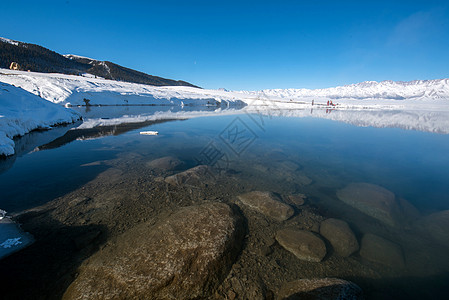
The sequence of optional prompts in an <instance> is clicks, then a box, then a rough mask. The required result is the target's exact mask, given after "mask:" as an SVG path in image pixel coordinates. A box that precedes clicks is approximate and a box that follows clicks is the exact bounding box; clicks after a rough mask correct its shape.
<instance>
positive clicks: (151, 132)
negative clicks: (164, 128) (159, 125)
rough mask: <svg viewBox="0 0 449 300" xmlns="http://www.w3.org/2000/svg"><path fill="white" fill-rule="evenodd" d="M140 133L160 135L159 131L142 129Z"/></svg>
mask: <svg viewBox="0 0 449 300" xmlns="http://www.w3.org/2000/svg"><path fill="white" fill-rule="evenodd" d="M140 134H144V135H158V134H159V132H157V131H141V132H140Z"/></svg>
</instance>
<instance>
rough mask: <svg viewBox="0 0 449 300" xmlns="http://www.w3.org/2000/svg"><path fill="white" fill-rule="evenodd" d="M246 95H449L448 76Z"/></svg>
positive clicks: (335, 97) (401, 97)
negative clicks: (445, 77) (446, 77)
mask: <svg viewBox="0 0 449 300" xmlns="http://www.w3.org/2000/svg"><path fill="white" fill-rule="evenodd" d="M242 93H244V94H247V95H260V94H261V93H263V94H265V95H266V96H268V97H276V98H280V99H304V98H327V99H332V100H339V99H357V100H366V99H387V100H406V99H408V100H412V99H427V100H429V99H448V100H449V79H435V80H414V81H407V82H404V81H391V80H386V81H381V82H376V81H365V82H361V83H356V84H350V85H344V86H338V87H333V88H326V89H315V90H310V89H271V90H262V91H252V92H248V91H242Z"/></svg>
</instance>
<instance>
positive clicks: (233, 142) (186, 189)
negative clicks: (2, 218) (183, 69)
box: [0, 106, 449, 299]
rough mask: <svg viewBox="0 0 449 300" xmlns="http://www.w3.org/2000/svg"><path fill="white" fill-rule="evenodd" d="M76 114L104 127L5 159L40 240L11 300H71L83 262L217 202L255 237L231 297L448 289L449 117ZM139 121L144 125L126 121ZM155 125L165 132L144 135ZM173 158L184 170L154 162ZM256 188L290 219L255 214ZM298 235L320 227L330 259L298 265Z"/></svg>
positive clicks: (1, 266) (404, 295)
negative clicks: (345, 285) (296, 287)
mask: <svg viewBox="0 0 449 300" xmlns="http://www.w3.org/2000/svg"><path fill="white" fill-rule="evenodd" d="M75 109H77V110H78V111H79V112H81V113H82V114H83V115H84V122H85V124H88V123H89V120H91V121H92V120H94V121H95V122H97V123H98V122H104V123H102V124H103V125H104V126H103V127H93V126H85V127H84V128H82V129H72V130H70V128H73V126H69V127H65V128H58V129H56V130H59V131H61V132H60V134H59V135H60V137H54V136H51V135H52V134H54V132H53V130H51V131H48V132H40V133H32V134H31V135H30V136H32V135H33V134H35V135H38V136H39V138H36V139H35V140H33V141H32V142H29V143H28V144H26V143H25V144H26V145H23V146H22V148H23V149H24V150H23V151H22V152H21V153H19V154H18V155H16V156H15V157H13V158H8V159H6V160H3V161H0V170H1V172H2V173H1V174H0V190H1V198H0V209H4V210H6V211H8V212H9V213H12V214H15V215H16V216H17V217H16V218H17V221H18V222H20V223H22V224H23V228H24V229H25V230H26V231H28V232H30V233H32V234H33V235H34V236H35V238H36V243H35V244H33V245H32V246H30V247H29V248H27V249H25V250H22V251H20V252H17V253H16V254H14V255H11V256H10V257H8V258H6V259H4V260H2V261H0V270H1V271H0V273H1V277H0V279H1V280H0V281H1V282H2V284H5V286H3V287H4V288H5V287H7V289H8V290H9V291H10V292H7V293H6V296H8V297H11V298H17V297H19V298H20V297H21V296H24V295H23V292H22V291H24V288H25V287H27V289H26V290H27V291H31V294H33V293H34V294H33V295H38V294H41V295H46V296H48V295H52V296H53V297H56V298H58V297H60V296H61V295H62V293H63V292H64V290H65V289H66V288H67V287H68V286H69V285H70V284H71V282H72V281H73V280H74V277H73V276H74V274H75V271H76V270H77V268H78V267H79V266H82V265H83V262H85V260H86V259H87V258H88V257H90V256H91V255H92V254H93V253H96V252H97V251H98V250H99V249H102V247H104V245H109V244H110V242H111V241H112V240H114V239H116V238H117V237H119V236H120V235H122V234H124V233H126V232H128V231H129V230H131V229H132V228H135V227H137V226H139V225H140V224H142V223H145V222H156V221H155V220H158V219H159V218H160V216H162V215H164V214H167V213H170V212H172V211H176V210H177V209H179V207H185V206H191V205H198V204H201V203H203V202H214V201H215V202H220V203H225V204H229V205H235V206H236V207H238V210H239V214H240V215H241V216H242V218H243V219H244V220H245V222H244V225H242V226H244V227H245V232H246V233H245V236H244V241H243V244H242V246H241V249H240V252H239V255H238V256H237V257H236V258H235V259H234V261H233V263H232V265H231V266H229V268H230V271H229V272H230V273H229V274H231V275H228V276H227V277H225V278H223V279H222V280H221V281H220V284H219V287H218V290H217V292H216V294H217V293H218V294H217V295H220V297H222V298H226V297H228V298H229V297H230V296H229V294H227V293H228V292H229V291H231V290H232V291H233V292H232V293H234V294H235V295H238V296H237V298H245V297H247V298H270V297H272V295H277V291H278V290H279V289H280V287H281V286H282V285H283V284H284V283H285V282H289V281H293V280H297V279H302V278H323V277H336V278H342V279H346V280H350V281H352V282H354V283H356V284H357V285H359V286H360V287H361V288H362V290H363V291H364V293H365V296H366V297H367V298H368V299H378V298H382V299H411V298H413V299H418V298H423V297H432V298H433V299H437V298H441V299H442V298H444V297H445V296H446V295H447V292H448V287H447V284H446V283H447V280H448V279H449V255H448V254H447V253H449V251H448V249H449V233H447V232H449V213H448V211H449V199H448V195H449V156H448V155H447V153H449V134H447V132H448V131H449V128H445V126H444V124H445V123H443V126H441V125H438V124H435V123H438V122H432V116H434V117H435V118H436V119H438V118H440V119H445V118H446V117H447V116H446V115H443V116H439V115H438V113H434V112H423V113H422V114H418V115H419V117H417V118H416V119H413V118H412V121H410V118H409V116H414V115H415V114H416V112H397V111H384V112H382V111H366V112H363V111H356V112H353V111H327V112H326V111H325V110H321V111H320V110H319V111H309V110H307V111H295V110H289V111H284V110H277V111H276V112H271V113H269V112H266V111H257V110H247V109H241V110H239V109H237V110H231V111H227V110H223V111H221V110H220V111H219V112H215V111H214V110H213V109H212V108H204V109H203V110H200V111H198V110H197V109H195V108H193V107H185V108H183V109H180V108H176V109H173V108H163V109H161V108H160V107H138V106H136V107H89V108H88V109H87V110H86V108H75ZM167 112H168V114H167ZM160 114H164V116H161V117H158V118H151V117H150V116H154V115H156V116H157V115H160ZM137 115H139V116H143V115H144V116H147V118H145V120H142V118H136V117H135V116H137ZM133 116H134V117H135V118H136V122H131V123H128V124H119V121H118V120H119V119H120V118H123V117H130V118H133ZM404 116H406V117H404ZM367 120H375V122H374V121H373V122H368V121H367ZM382 120H384V122H382ZM392 120H393V121H392ZM398 120H403V122H402V123H401V122H400V121H398ZM416 120H421V122H422V123H420V122H419V121H416ZM422 120H424V121H422ZM95 122H93V123H95ZM413 122H416V126H410V124H412V125H413ZM429 124H430V125H429ZM357 125H359V126H357ZM146 130H155V131H158V132H159V135H157V136H146V135H141V134H140V132H141V131H146ZM40 141H43V142H42V143H41V142H40ZM19 143H20V142H19ZM30 148H31V149H30ZM162 157H170V160H171V161H173V162H176V167H175V168H170V167H167V168H165V169H164V168H162V167H155V166H157V164H155V163H152V162H154V161H155V160H157V159H159V158H162ZM197 165H205V166H207V168H208V170H209V171H210V172H209V174H206V175H204V174H203V175H204V176H205V177H204V179H203V178H201V176H202V175H201V176H200V175H198V176H200V178H199V179H198V178H196V177H195V179H198V180H197V181H195V180H193V181H192V182H188V181H187V182H185V183H184V184H182V185H181V184H180V185H178V186H177V185H175V186H172V185H170V184H168V183H167V182H166V181H164V179H165V178H167V177H169V176H172V175H175V174H177V173H180V172H183V171H185V170H189V169H191V168H193V167H195V166H197ZM170 166H173V163H172V162H171V165H170ZM195 176H196V175H195ZM253 191H262V192H271V194H269V195H270V196H269V197H271V199H276V201H279V202H281V203H283V204H287V205H289V206H290V207H291V209H292V211H294V213H293V215H292V216H289V217H288V218H287V219H286V220H282V221H279V220H277V219H276V218H275V219H273V218H272V217H270V212H268V213H266V212H265V213H264V212H263V210H260V209H257V208H256V209H254V205H253V206H251V205H248V204H245V203H244V202H245V200H244V198H245V197H239V196H241V195H247V193H250V192H253ZM267 195H268V194H267ZM80 199H81V200H80ZM242 199H243V200H242ZM80 203H81V204H80ZM329 218H330V219H337V220H339V222H340V221H342V222H343V223H345V224H347V226H348V227H349V228H350V232H352V234H353V235H354V237H355V239H356V241H357V243H358V246H357V249H355V250H354V251H352V252H351V253H350V254H348V255H341V253H340V252H341V251H339V249H338V245H337V244H338V241H337V242H336V241H332V235H333V234H335V235H337V236H338V234H339V233H338V228H337V229H336V228H335V226H334V227H332V226H333V225H332V224H331V225H332V226H331V227H332V228H331V231H332V230H334V233H331V237H324V236H327V235H329V233H325V232H323V228H324V225H323V224H324V223H323V222H325V220H327V219H329ZM152 220H153V221H152ZM337 223H338V222H337ZM338 224H341V222H340V223H338ZM345 226H346V225H345ZM320 227H321V229H320ZM337 227H338V226H337ZM284 229H289V230H301V231H307V232H312V234H313V235H314V236H315V237H318V238H319V239H321V240H322V241H323V242H324V244H325V248H326V253H325V256H324V257H323V258H322V259H321V260H320V261H319V262H310V261H306V260H304V259H299V258H298V257H297V255H296V256H295V255H294V254H292V253H291V252H290V251H288V250H286V247H285V245H283V241H282V239H281V238H280V237H279V232H280V231H282V230H284ZM86 230H87V231H86ZM86 232H88V233H91V232H95V233H96V234H94V235H95V238H92V239H88V240H87V242H86V245H84V244H83V243H82V242H78V237H79V236H85V233H86ZM73 241H75V244H76V245H77V246H76V247H74V246H73ZM0 242H1V241H0ZM79 243H81V245H82V246H78V244H79ZM335 243H337V244H335ZM343 247H345V245H343ZM100 252H101V251H100ZM36 255H39V257H41V259H38V260H36V259H35V258H36ZM97 255H98V254H97ZM17 266H20V268H19V269H18V267H17ZM38 277H39V279H35V278H38ZM30 280H31V282H32V283H30V284H29V282H30ZM237 281H238V282H240V283H239V284H237V283H236V282H237ZM42 285H45V286H46V287H45V288H43V289H41V286H42ZM250 292H251V293H252V294H250ZM28 297H30V296H28Z"/></svg>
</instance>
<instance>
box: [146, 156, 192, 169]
mask: <svg viewBox="0 0 449 300" xmlns="http://www.w3.org/2000/svg"><path fill="white" fill-rule="evenodd" d="M183 164H184V163H183V162H182V161H181V160H179V159H177V158H176V157H173V156H165V157H161V158H158V159H155V160H152V161H150V162H148V163H147V166H148V167H150V168H152V169H158V170H164V171H173V170H176V169H178V168H180V167H181V166H182V165H183Z"/></svg>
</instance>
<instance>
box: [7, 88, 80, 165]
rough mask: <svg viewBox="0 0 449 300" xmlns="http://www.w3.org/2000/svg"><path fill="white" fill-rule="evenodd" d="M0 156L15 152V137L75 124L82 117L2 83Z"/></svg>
mask: <svg viewBox="0 0 449 300" xmlns="http://www.w3.org/2000/svg"><path fill="white" fill-rule="evenodd" d="M0 108H1V110H0V155H3V156H8V155H12V154H14V152H15V150H14V140H13V139H14V138H15V137H18V136H23V135H25V134H27V133H29V132H31V131H33V130H38V129H42V130H46V129H50V128H51V127H52V126H57V125H62V124H68V123H73V122H75V121H77V120H79V119H80V118H81V116H80V115H79V114H78V113H76V112H75V111H73V110H71V109H67V108H64V107H62V106H60V105H57V104H54V103H51V102H49V101H46V100H44V99H42V98H40V97H38V96H36V95H33V94H31V93H29V92H27V91H25V90H23V89H21V88H18V87H15V86H12V85H10V84H7V83H3V82H0Z"/></svg>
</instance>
